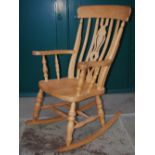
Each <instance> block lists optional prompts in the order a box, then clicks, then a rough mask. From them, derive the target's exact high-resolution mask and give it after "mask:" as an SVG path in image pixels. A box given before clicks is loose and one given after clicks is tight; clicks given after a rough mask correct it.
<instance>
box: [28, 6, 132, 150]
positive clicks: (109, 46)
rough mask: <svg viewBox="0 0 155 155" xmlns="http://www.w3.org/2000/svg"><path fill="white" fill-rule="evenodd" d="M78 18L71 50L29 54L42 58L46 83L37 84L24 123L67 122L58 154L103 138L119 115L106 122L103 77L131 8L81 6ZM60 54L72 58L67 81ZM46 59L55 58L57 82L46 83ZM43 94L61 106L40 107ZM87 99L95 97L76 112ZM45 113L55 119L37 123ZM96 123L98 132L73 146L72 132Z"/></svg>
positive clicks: (110, 62) (109, 65) (41, 120)
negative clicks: (31, 109) (91, 112)
mask: <svg viewBox="0 0 155 155" xmlns="http://www.w3.org/2000/svg"><path fill="white" fill-rule="evenodd" d="M77 14H78V18H79V19H80V24H79V27H78V31H77V36H76V41H75V45H74V49H73V50H48V51H33V53H32V54H33V55H35V56H42V65H43V75H44V78H45V80H42V81H39V92H38V95H37V100H36V104H35V108H34V113H33V119H32V120H28V121H26V123H27V124H46V123H55V122H59V121H63V120H65V119H67V120H68V124H67V136H66V146H62V147H61V148H58V150H57V151H59V152H64V151H69V150H72V149H75V148H78V147H80V146H82V145H84V144H87V143H89V142H91V141H93V140H94V139H96V138H97V137H99V136H101V135H103V134H104V133H105V131H106V130H107V129H108V128H109V127H110V126H112V125H113V124H114V123H115V122H116V121H117V120H118V118H119V116H120V114H121V113H120V112H117V113H116V114H115V115H114V116H113V117H112V118H111V119H110V120H109V121H107V122H105V118H104V115H105V114H104V110H103V106H102V100H101V95H103V94H104V93H105V81H106V77H107V74H108V72H109V69H110V67H111V65H112V62H113V60H114V58H115V55H116V53H117V49H118V47H119V44H120V40H121V36H122V33H123V29H124V26H125V23H126V22H127V21H128V19H129V16H130V14H131V8H130V7H128V6H118V5H98V6H97V5H96V6H81V7H79V8H78V11H77ZM93 20H95V25H94V27H93V26H92V25H93ZM84 22H86V23H87V27H86V31H85V33H84V34H85V38H84V41H83V43H82V33H83V24H84ZM91 28H92V29H94V32H93V35H92V37H90V36H91V35H90V30H91ZM91 38H92V39H91ZM89 40H90V41H89ZM89 42H90V45H89ZM88 46H89V48H88ZM80 47H81V48H80ZM80 49H81V50H80ZM87 49H88V50H87ZM85 51H87V52H85ZM62 54H71V59H70V63H69V68H68V77H67V78H60V71H59V70H60V68H59V62H58V55H62ZM78 54H79V57H78ZM49 55H54V57H55V68H56V75H57V79H54V80H50V79H48V68H47V65H46V56H49ZM77 59H78V60H77ZM76 62H77V65H76ZM75 72H76V76H75ZM43 93H47V94H48V95H51V96H54V97H57V98H59V99H61V100H63V101H64V102H59V103H56V104H46V105H43V104H42V101H43ZM90 97H95V100H94V101H93V102H90V103H88V104H86V105H82V106H80V107H79V108H77V104H78V103H80V102H81V101H83V100H86V99H88V98H90ZM94 105H95V106H96V107H97V115H96V116H88V115H87V114H86V113H85V112H84V111H85V110H87V109H89V108H91V107H92V106H94ZM62 106H63V107H65V108H66V109H68V114H66V113H65V112H63V111H61V110H60V109H58V108H59V107H62ZM45 109H51V110H52V111H53V112H54V113H56V114H57V115H58V116H57V117H54V118H49V119H39V114H40V111H41V110H45ZM77 115H80V116H82V117H84V118H85V120H84V121H81V122H78V121H77V120H76V116H77ZM97 119H99V121H100V124H101V128H100V129H99V130H98V131H96V132H95V133H94V134H92V135H90V136H87V137H86V138H84V139H83V140H80V141H77V142H76V141H75V142H72V135H73V131H74V130H75V129H78V128H80V127H83V126H84V125H86V124H88V123H90V122H92V121H95V120H97Z"/></svg>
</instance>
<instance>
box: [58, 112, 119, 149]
mask: <svg viewBox="0 0 155 155" xmlns="http://www.w3.org/2000/svg"><path fill="white" fill-rule="evenodd" d="M120 115H121V112H117V113H115V115H114V116H113V117H112V118H110V120H109V121H108V122H107V123H105V124H104V125H103V127H101V128H100V129H99V130H98V131H96V132H95V133H94V134H92V135H89V136H87V137H86V138H85V139H83V140H80V141H78V142H75V143H72V144H70V145H69V146H63V147H60V148H59V149H57V151H58V152H65V151H70V150H73V149H76V148H78V147H80V146H82V145H85V144H88V143H90V142H92V141H93V140H95V139H96V138H98V137H100V136H101V135H103V134H104V133H105V132H106V131H107V130H108V129H109V128H110V127H111V126H112V125H113V124H114V123H115V122H116V121H117V120H118V118H119V117H120Z"/></svg>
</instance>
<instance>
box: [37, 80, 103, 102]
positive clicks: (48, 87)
mask: <svg viewBox="0 0 155 155" xmlns="http://www.w3.org/2000/svg"><path fill="white" fill-rule="evenodd" d="M77 86H78V80H77V79H68V78H62V79H60V80H48V81H47V82H46V81H40V82H39V88H40V89H42V90H43V91H44V92H46V93H47V94H49V95H51V96H54V97H57V98H59V99H62V100H65V101H69V102H78V101H81V100H83V99H86V98H89V97H92V96H96V95H101V94H103V93H104V91H103V90H98V89H97V86H96V85H94V86H93V87H92V89H91V91H90V92H89V93H88V87H89V83H85V84H84V85H83V88H82V91H81V93H80V95H79V96H77Z"/></svg>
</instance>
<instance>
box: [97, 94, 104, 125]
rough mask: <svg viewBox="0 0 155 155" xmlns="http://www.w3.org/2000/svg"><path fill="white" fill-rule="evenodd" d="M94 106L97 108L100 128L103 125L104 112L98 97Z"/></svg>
mask: <svg viewBox="0 0 155 155" xmlns="http://www.w3.org/2000/svg"><path fill="white" fill-rule="evenodd" d="M96 106H97V111H98V116H99V120H100V123H101V126H102V125H104V123H105V120H104V111H103V106H102V100H101V98H100V96H96Z"/></svg>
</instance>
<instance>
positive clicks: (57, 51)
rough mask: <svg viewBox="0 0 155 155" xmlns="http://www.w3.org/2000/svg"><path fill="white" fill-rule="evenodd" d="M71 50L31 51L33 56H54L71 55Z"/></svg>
mask: <svg viewBox="0 0 155 155" xmlns="http://www.w3.org/2000/svg"><path fill="white" fill-rule="evenodd" d="M73 52H74V51H73V50H46V51H32V55H34V56H43V55H55V54H73Z"/></svg>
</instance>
